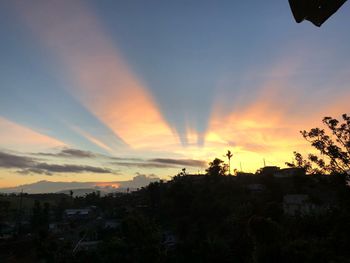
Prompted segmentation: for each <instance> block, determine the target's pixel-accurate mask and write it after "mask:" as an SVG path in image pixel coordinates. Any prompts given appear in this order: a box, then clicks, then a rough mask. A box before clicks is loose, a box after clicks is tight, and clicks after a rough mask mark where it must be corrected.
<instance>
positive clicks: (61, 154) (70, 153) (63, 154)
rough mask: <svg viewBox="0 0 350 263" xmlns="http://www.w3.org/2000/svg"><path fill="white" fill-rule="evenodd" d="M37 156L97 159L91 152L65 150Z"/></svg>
mask: <svg viewBox="0 0 350 263" xmlns="http://www.w3.org/2000/svg"><path fill="white" fill-rule="evenodd" d="M36 155H42V156H52V157H69V158H70V157H72V158H95V157H96V154H94V153H92V152H90V151H83V150H78V149H71V148H65V149H63V150H61V151H60V152H59V153H37V154H36Z"/></svg>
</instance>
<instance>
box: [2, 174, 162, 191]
mask: <svg viewBox="0 0 350 263" xmlns="http://www.w3.org/2000/svg"><path fill="white" fill-rule="evenodd" d="M159 180H160V179H159V178H158V177H154V176H147V175H141V174H138V175H137V176H135V177H134V178H133V179H131V180H127V181H114V182H52V181H46V180H43V181H38V182H36V183H32V184H24V185H19V186H16V187H7V188H0V193H19V192H21V191H22V190H23V192H24V193H29V194H38V193H62V192H63V193H67V194H69V191H71V190H72V191H73V194H74V192H75V194H76V195H80V193H83V194H82V195H85V194H86V193H92V192H96V191H100V192H101V194H106V193H111V192H126V191H127V189H128V188H129V190H130V191H132V190H135V189H137V188H141V187H144V186H146V185H148V184H149V183H151V182H156V181H159ZM78 193H79V194H78ZM75 194H74V195H75Z"/></svg>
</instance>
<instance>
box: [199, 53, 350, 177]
mask: <svg viewBox="0 0 350 263" xmlns="http://www.w3.org/2000/svg"><path fill="white" fill-rule="evenodd" d="M304 62H305V61H303V59H302V58H299V59H297V58H295V59H288V58H287V59H285V60H284V61H281V62H280V63H277V65H276V66H275V67H273V68H272V69H271V70H270V71H268V72H266V73H265V74H266V75H267V77H266V79H267V81H266V83H262V85H261V87H260V88H259V89H258V93H257V94H255V98H254V99H253V100H252V102H250V103H247V104H246V105H244V106H242V107H240V108H239V109H237V108H233V109H231V110H227V109H224V108H223V107H222V101H221V100H218V101H217V102H216V103H215V104H214V110H213V112H212V116H211V119H210V124H209V129H208V132H207V134H206V146H207V147H212V148H214V149H215V148H216V149H217V150H218V151H221V152H223V153H224V152H225V149H226V150H227V149H228V148H231V149H233V151H234V154H235V156H234V159H235V158H236V160H237V161H238V162H243V163H245V165H244V167H245V168H248V169H251V170H255V169H256V168H259V166H261V164H262V160H263V158H266V159H267V160H268V164H269V165H281V166H282V165H284V163H285V162H286V161H291V158H292V152H293V151H300V152H310V151H311V150H312V149H311V147H310V146H309V144H308V143H307V142H306V141H305V140H304V139H303V138H302V136H301V135H300V133H299V131H300V130H303V129H306V130H308V129H310V128H312V127H321V126H322V122H321V121H322V118H323V117H324V116H326V115H327V116H333V117H339V115H340V114H342V113H345V112H346V111H347V110H348V102H347V99H346V98H348V97H349V96H348V95H350V94H349V92H346V90H348V89H347V88H346V86H345V87H343V89H339V90H340V91H338V92H336V93H335V92H333V93H332V94H330V95H331V96H328V97H322V96H321V95H322V94H319V93H318V89H313V93H312V94H309V93H308V92H307V91H305V90H304V89H302V87H295V85H296V84H295V83H294V80H295V76H299V74H300V73H301V72H302V71H303V68H302V66H303V63H304ZM260 74H263V73H260ZM335 78H336V79H338V80H339V79H343V80H344V78H345V75H344V74H342V76H340V78H338V76H336V77H335ZM341 82H342V83H344V81H341ZM344 85H346V84H344ZM330 90H331V89H330ZM341 90H343V91H341ZM237 95H238V96H239V94H237ZM252 96H254V95H253V94H252ZM305 97H306V98H307V99H305ZM320 98H322V99H323V100H322V101H319V99H320ZM259 164H260V165H259ZM236 165H237V163H236ZM236 168H239V167H237V166H236Z"/></svg>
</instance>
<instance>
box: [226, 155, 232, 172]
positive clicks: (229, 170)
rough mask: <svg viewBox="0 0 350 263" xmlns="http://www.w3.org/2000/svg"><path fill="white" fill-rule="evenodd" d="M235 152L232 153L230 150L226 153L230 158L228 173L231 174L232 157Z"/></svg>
mask: <svg viewBox="0 0 350 263" xmlns="http://www.w3.org/2000/svg"><path fill="white" fill-rule="evenodd" d="M232 156H233V154H232V153H231V151H230V150H228V151H227V153H226V157H227V159H228V174H229V175H231V158H232Z"/></svg>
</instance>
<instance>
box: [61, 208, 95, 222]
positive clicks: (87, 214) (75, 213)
mask: <svg viewBox="0 0 350 263" xmlns="http://www.w3.org/2000/svg"><path fill="white" fill-rule="evenodd" d="M92 215H93V211H92V209H90V208H80V209H66V210H64V218H65V219H68V220H84V219H90V218H91V217H92Z"/></svg>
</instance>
